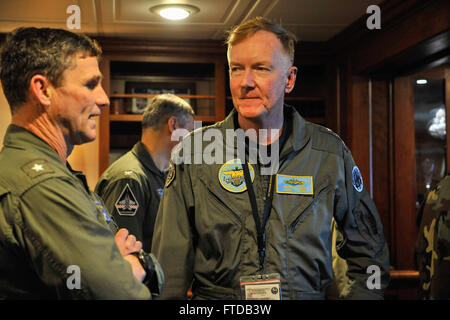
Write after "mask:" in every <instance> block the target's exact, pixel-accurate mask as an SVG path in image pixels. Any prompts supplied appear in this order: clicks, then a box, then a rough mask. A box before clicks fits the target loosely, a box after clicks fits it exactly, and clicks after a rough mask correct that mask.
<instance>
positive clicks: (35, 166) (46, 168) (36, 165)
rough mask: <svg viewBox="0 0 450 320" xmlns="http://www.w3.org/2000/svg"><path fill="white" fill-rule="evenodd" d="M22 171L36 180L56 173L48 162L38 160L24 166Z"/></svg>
mask: <svg viewBox="0 0 450 320" xmlns="http://www.w3.org/2000/svg"><path fill="white" fill-rule="evenodd" d="M22 170H23V171H24V172H25V173H26V174H27V175H28V176H29V177H30V178H32V179H33V178H36V177H39V176H41V175H43V174H46V173H53V172H55V171H54V170H53V169H52V167H51V166H50V165H49V164H48V162H47V160H44V159H36V160H33V161H30V162H28V163H27V164H25V165H23V166H22Z"/></svg>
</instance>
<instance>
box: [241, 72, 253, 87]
mask: <svg viewBox="0 0 450 320" xmlns="http://www.w3.org/2000/svg"><path fill="white" fill-rule="evenodd" d="M241 87H242V88H246V89H247V88H254V87H255V79H254V77H253V73H252V71H251V70H250V69H249V70H245V71H244V74H243V75H242V78H241Z"/></svg>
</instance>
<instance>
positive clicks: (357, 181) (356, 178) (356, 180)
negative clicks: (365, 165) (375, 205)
mask: <svg viewBox="0 0 450 320" xmlns="http://www.w3.org/2000/svg"><path fill="white" fill-rule="evenodd" d="M352 179H353V186H354V187H355V189H356V191H358V192H361V191H362V190H363V188H364V183H363V179H362V176H361V172H360V171H359V169H358V167H357V166H354V167H353V169H352Z"/></svg>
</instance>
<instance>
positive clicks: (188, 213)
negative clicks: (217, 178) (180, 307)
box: [152, 164, 195, 299]
mask: <svg viewBox="0 0 450 320" xmlns="http://www.w3.org/2000/svg"><path fill="white" fill-rule="evenodd" d="M171 166H174V170H173V174H174V177H173V178H172V177H171V176H170V174H171V173H170V172H169V175H168V178H167V181H166V186H165V189H164V193H163V197H162V199H161V203H160V206H159V210H158V214H157V217H156V222H155V230H154V233H153V240H152V253H153V254H154V255H156V257H157V259H158V261H159V262H160V264H161V266H162V269H163V270H164V274H165V278H166V282H165V287H164V290H163V293H162V296H161V298H162V299H186V297H187V290H188V288H189V286H190V285H191V283H192V278H193V267H194V236H193V234H194V232H193V230H194V228H193V225H194V218H193V217H194V213H195V212H194V201H193V188H192V184H191V179H190V173H189V171H188V168H187V166H186V165H183V164H180V165H173V164H171Z"/></svg>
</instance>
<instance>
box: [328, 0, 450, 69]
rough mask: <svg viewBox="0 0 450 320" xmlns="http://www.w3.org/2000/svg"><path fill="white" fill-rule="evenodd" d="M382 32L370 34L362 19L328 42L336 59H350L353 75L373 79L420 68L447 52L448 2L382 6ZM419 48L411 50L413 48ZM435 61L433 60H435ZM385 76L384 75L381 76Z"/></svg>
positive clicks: (395, 0)
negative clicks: (368, 76)
mask: <svg viewBox="0 0 450 320" xmlns="http://www.w3.org/2000/svg"><path fill="white" fill-rule="evenodd" d="M380 8H381V17H382V21H381V29H380V30H369V29H367V27H366V19H367V17H368V16H366V15H364V16H363V17H361V18H360V19H359V20H357V21H356V22H355V23H353V24H352V25H350V26H349V27H348V28H346V29H345V30H344V31H343V32H341V33H340V34H338V35H337V36H335V37H333V38H331V39H330V40H329V41H327V47H328V49H329V50H330V51H331V52H333V53H335V54H336V55H338V56H342V55H344V56H345V55H349V56H351V57H352V62H353V70H352V72H353V73H356V74H365V75H369V74H370V75H371V76H374V75H375V74H376V73H377V72H380V71H383V72H381V74H382V75H383V73H389V74H391V75H392V74H395V73H398V69H403V70H402V72H405V70H406V69H407V68H411V67H412V66H414V65H419V64H423V63H424V61H422V60H426V59H427V58H429V57H430V56H432V55H439V54H441V55H444V54H445V53H442V52H441V51H442V50H443V49H445V48H448V43H449V42H448V39H449V32H450V31H449V30H450V2H449V1H447V0H409V1H402V0H391V1H384V2H383V3H382V4H381V5H380ZM416 45H417V46H418V47H416V48H414V47H415V46H416ZM435 59H436V57H433V60H435ZM384 76H386V75H384Z"/></svg>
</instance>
